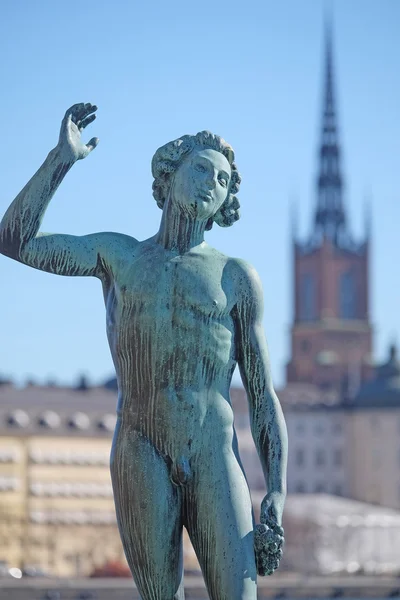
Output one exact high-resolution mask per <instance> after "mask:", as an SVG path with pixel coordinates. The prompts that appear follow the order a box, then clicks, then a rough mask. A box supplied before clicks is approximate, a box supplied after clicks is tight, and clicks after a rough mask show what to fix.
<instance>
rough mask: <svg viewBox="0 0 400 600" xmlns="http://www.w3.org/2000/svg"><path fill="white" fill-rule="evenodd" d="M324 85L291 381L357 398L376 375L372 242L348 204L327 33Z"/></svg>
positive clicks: (297, 245) (300, 253) (297, 282)
mask: <svg viewBox="0 0 400 600" xmlns="http://www.w3.org/2000/svg"><path fill="white" fill-rule="evenodd" d="M325 61H326V65H325V84H324V101H323V118H322V132H321V145H320V150H319V174H318V179H317V202H316V210H315V216H314V223H313V229H312V233H311V235H310V236H309V238H308V239H307V241H305V242H300V241H298V240H296V238H295V236H293V257H294V320H293V325H292V329H291V359H290V362H289V363H288V365H287V381H288V383H293V382H305V383H311V384H315V385H317V386H318V387H319V388H321V389H324V390H336V391H337V392H339V393H340V394H341V395H344V396H351V395H352V394H353V393H355V392H356V391H357V388H358V385H359V383H360V382H361V381H363V380H365V379H367V378H368V377H369V375H370V371H371V367H370V357H371V351H372V347H371V346H372V335H371V333H372V331H371V324H370V320H369V302H368V263H369V247H370V234H369V227H368V226H367V233H366V236H365V239H364V240H363V241H362V242H356V241H355V240H354V239H353V237H352V235H351V233H350V230H349V226H348V223H347V220H346V211H345V206H344V203H343V180H342V175H341V169H340V145H339V140H338V128H337V122H336V109H335V98H334V85H333V59H332V34H331V29H330V27H327V30H326V55H325Z"/></svg>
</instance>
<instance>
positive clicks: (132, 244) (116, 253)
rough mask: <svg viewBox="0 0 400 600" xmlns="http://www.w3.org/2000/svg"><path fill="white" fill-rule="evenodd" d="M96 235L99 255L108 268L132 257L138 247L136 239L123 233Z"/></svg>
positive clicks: (109, 232)
mask: <svg viewBox="0 0 400 600" xmlns="http://www.w3.org/2000/svg"><path fill="white" fill-rule="evenodd" d="M97 235H98V245H99V247H100V249H101V251H100V254H101V255H102V258H104V260H105V261H106V262H107V263H108V264H109V265H110V266H113V265H114V264H115V263H117V262H119V261H121V260H123V259H124V258H126V257H132V256H134V255H135V254H136V252H137V249H138V247H139V245H140V242H139V241H138V240H137V239H136V238H134V237H132V236H130V235H127V234H125V233H116V232H114V231H104V232H102V233H100V234H97Z"/></svg>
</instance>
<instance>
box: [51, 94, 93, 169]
mask: <svg viewBox="0 0 400 600" xmlns="http://www.w3.org/2000/svg"><path fill="white" fill-rule="evenodd" d="M96 110H97V106H95V105H94V104H90V103H87V104H84V103H83V102H81V103H80V104H74V105H73V106H71V108H69V109H68V110H67V112H66V113H65V117H64V119H63V121H62V123H61V130H60V138H59V140H58V146H57V147H58V149H59V150H60V151H61V153H62V155H63V156H65V157H66V158H67V160H72V161H73V162H75V161H77V160H80V159H81V158H86V156H87V155H88V154H90V152H91V151H92V150H93V149H94V148H96V146H97V144H98V142H99V140H98V138H96V137H94V138H92V139H91V140H90V142H88V143H87V144H84V143H83V142H82V139H81V132H82V131H83V130H84V129H85V127H87V126H88V125H89V124H90V123H92V121H94V120H95V118H96V115H95V114H94V113H95V112H96Z"/></svg>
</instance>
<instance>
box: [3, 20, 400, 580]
mask: <svg viewBox="0 0 400 600" xmlns="http://www.w3.org/2000/svg"><path fill="white" fill-rule="evenodd" d="M324 60H325V78H324V86H323V111H322V122H321V141H320V148H319V172H318V178H317V182H316V207H315V212H314V220H313V223H312V227H311V231H310V234H309V236H308V237H307V238H306V239H305V240H300V239H298V237H297V235H296V232H295V230H293V237H292V259H293V268H292V273H293V321H292V326H291V353H290V357H289V360H288V363H287V366H286V384H285V386H284V387H283V388H282V389H280V390H277V393H278V396H279V398H280V401H281V404H282V407H283V410H284V414H285V418H286V422H287V427H288V436H289V445H290V448H289V463H288V492H289V495H288V500H287V508H286V511H285V522H284V526H285V530H286V540H287V542H286V549H285V556H284V559H283V561H282V570H283V571H284V572H287V573H296V572H300V573H304V574H309V575H313V574H314V575H315V574H317V575H318V574H320V575H328V574H343V573H344V574H357V573H358V574H364V575H377V574H380V575H382V574H390V575H396V576H398V575H400V556H399V552H398V548H399V547H400V360H399V356H398V353H397V348H396V346H395V345H394V344H391V345H389V346H388V353H387V359H386V360H385V361H384V363H383V364H379V365H377V364H375V361H374V348H373V341H374V340H373V327H372V323H371V315H370V312H369V289H370V283H371V282H370V280H369V273H370V260H371V255H370V248H371V230H370V226H369V223H368V218H367V219H366V226H365V233H364V236H363V239H361V240H356V239H355V238H354V237H353V235H352V232H351V227H350V224H349V221H348V216H347V210H346V206H345V203H344V200H343V193H342V191H343V177H342V169H341V162H340V159H341V151H340V142H339V134H338V123H337V111H336V103H335V77H334V75H335V73H334V57H333V52H332V34H331V30H330V28H329V27H327V30H326V48H325V57H324ZM366 213H367V211H366ZM116 392H117V381H116V379H115V378H110V379H109V380H107V381H105V382H104V383H103V384H102V385H96V386H94V385H93V386H92V385H89V383H88V381H87V380H86V379H85V378H84V377H81V378H80V380H79V381H78V383H77V385H76V386H74V387H62V386H58V385H57V384H56V383H55V382H53V383H51V384H49V385H43V386H41V385H37V384H35V383H34V382H28V383H27V385H26V386H25V387H23V388H20V387H16V386H15V385H13V382H12V381H9V380H5V379H3V380H1V379H0V561H3V562H4V563H7V565H9V566H18V567H19V568H26V567H27V566H34V567H35V568H40V569H42V570H43V572H44V573H50V574H52V575H57V576H65V577H81V576H88V575H91V574H93V572H94V571H95V570H96V569H99V568H102V567H104V565H107V564H109V563H110V562H111V563H112V562H114V563H115V562H117V563H119V564H121V565H125V562H124V561H125V559H124V555H123V551H122V546H121V542H120V540H119V534H118V531H117V527H116V520H115V511H114V504H113V495H112V488H111V481H110V475H109V467H108V465H109V452H110V445H111V437H112V432H113V429H114V426H115V422H116V416H115V405H116ZM231 399H232V405H233V409H234V414H235V426H236V431H237V434H238V440H239V448H240V455H241V458H242V461H243V465H244V468H245V471H246V476H247V479H248V482H249V486H250V489H251V492H252V497H253V501H254V510H255V515H256V518H258V511H259V505H260V501H261V499H262V497H263V492H264V490H265V482H264V478H263V474H262V471H261V466H260V463H259V459H258V456H257V453H256V450H255V447H254V443H253V440H252V436H251V432H250V426H249V416H248V410H247V399H246V395H245V392H244V390H243V389H242V388H240V387H235V388H232V390H231ZM185 566H186V568H187V569H188V570H193V571H196V569H198V565H197V561H196V557H195V555H194V552H193V549H192V548H191V546H190V544H189V542H188V540H187V539H186V543H185Z"/></svg>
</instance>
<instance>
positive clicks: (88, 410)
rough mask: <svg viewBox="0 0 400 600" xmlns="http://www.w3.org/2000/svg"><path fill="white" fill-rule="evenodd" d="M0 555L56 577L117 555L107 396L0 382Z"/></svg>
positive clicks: (111, 406) (111, 408) (111, 407)
mask: <svg viewBox="0 0 400 600" xmlns="http://www.w3.org/2000/svg"><path fill="white" fill-rule="evenodd" d="M0 406H1V409H0V560H4V561H6V562H7V563H8V565H9V566H10V567H11V566H19V567H29V566H38V567H40V568H41V569H43V570H45V571H48V572H51V573H53V574H56V575H76V574H78V575H79V574H89V573H90V572H91V571H92V570H93V568H94V567H96V566H99V565H102V564H104V563H105V562H106V561H108V560H123V551H122V546H121V542H120V539H119V535H118V530H117V527H116V519H115V510H114V502H113V495H112V488H111V480H110V473H109V454H110V447H111V438H112V432H113V429H114V425H115V394H114V393H113V392H111V391H108V390H106V389H104V388H90V389H87V390H84V389H77V390H74V389H71V388H58V387H37V386H28V387H26V388H24V389H17V388H15V387H13V386H11V385H2V386H0Z"/></svg>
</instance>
